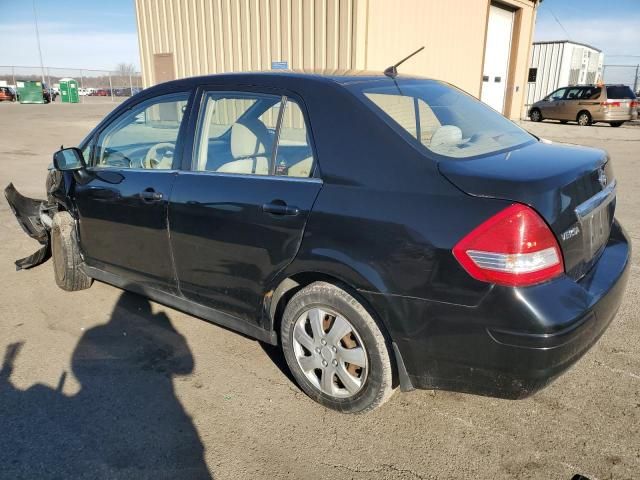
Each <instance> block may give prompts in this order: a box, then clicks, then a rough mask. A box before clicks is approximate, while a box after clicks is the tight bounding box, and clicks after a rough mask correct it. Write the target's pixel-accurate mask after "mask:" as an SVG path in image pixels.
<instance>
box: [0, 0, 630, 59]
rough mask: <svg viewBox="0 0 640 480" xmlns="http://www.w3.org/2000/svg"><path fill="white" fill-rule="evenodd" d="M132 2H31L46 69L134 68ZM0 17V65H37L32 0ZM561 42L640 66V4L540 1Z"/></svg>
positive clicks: (550, 31)
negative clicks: (126, 65)
mask: <svg viewBox="0 0 640 480" xmlns="http://www.w3.org/2000/svg"><path fill="white" fill-rule="evenodd" d="M309 1H312V0H309ZM375 1H391V0H375ZM425 1H444V0H425ZM468 1H484V0H468ZM133 3H134V0H105V1H90V0H36V6H37V12H38V19H39V26H40V38H41V44H42V56H43V60H44V64H45V66H51V67H72V68H86V69H90V68H96V69H113V68H115V66H116V65H117V64H118V63H120V62H126V63H133V64H135V65H136V67H138V66H139V64H140V57H139V53H138V40H137V33H136V22H135V10H134V5H133ZM0 12H1V13H0V45H2V53H0V64H1V65H38V64H39V59H38V50H37V46H36V41H35V30H34V22H33V8H32V0H20V1H16V0H0ZM552 12H553V14H555V16H556V17H557V18H558V20H559V21H560V23H561V24H562V26H563V27H564V29H563V27H561V26H560V25H559V24H558V22H557V21H556V20H555V18H554V16H553V14H552ZM560 39H562V40H564V39H571V40H575V41H578V42H583V43H587V44H590V45H593V46H595V47H597V48H600V49H601V50H603V51H604V53H605V63H625V64H627V63H628V64H637V63H640V0H544V1H543V3H542V4H541V6H540V8H539V11H538V21H537V23H536V32H535V40H560ZM613 55H636V56H638V57H618V56H616V57H613Z"/></svg>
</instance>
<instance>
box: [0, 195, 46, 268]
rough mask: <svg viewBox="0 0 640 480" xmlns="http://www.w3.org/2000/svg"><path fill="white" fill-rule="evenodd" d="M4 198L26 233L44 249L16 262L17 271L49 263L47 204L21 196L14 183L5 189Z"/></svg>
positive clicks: (43, 201)
mask: <svg viewBox="0 0 640 480" xmlns="http://www.w3.org/2000/svg"><path fill="white" fill-rule="evenodd" d="M4 196H5V198H6V199H7V202H8V203H9V207H11V210H12V211H13V214H14V215H15V216H16V219H17V220H18V223H19V224H20V226H21V227H22V229H23V230H24V232H25V233H26V234H27V235H29V236H30V237H31V238H33V239H35V240H37V241H38V242H39V243H40V245H42V247H41V248H40V249H38V250H37V251H36V252H34V253H33V254H31V255H29V256H28V257H25V258H21V259H18V260H16V262H15V264H16V270H22V269H27V268H32V267H35V266H37V265H40V264H42V263H44V262H45V261H47V260H48V259H49V257H51V246H50V235H49V230H48V229H47V225H45V224H43V220H42V219H43V215H44V218H50V217H49V216H48V215H47V210H48V209H50V207H47V202H46V201H45V200H37V199H33V198H29V197H25V196H23V195H21V194H20V193H19V192H18V191H17V190H16V188H15V187H14V186H13V183H10V184H9V185H8V186H7V188H5V189H4Z"/></svg>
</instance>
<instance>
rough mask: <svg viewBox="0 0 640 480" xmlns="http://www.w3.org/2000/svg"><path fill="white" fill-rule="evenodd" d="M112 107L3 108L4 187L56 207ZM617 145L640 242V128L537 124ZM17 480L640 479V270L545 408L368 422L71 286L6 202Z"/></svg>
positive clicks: (478, 401)
mask: <svg viewBox="0 0 640 480" xmlns="http://www.w3.org/2000/svg"><path fill="white" fill-rule="evenodd" d="M113 106H114V105H113V104H110V103H103V104H84V105H61V104H53V105H14V104H0V158H1V159H2V166H3V168H2V170H1V171H0V185H2V186H4V185H6V184H8V183H9V182H10V181H13V182H14V183H15V185H16V187H17V188H18V190H20V191H21V192H22V193H24V194H26V195H30V196H42V194H43V188H44V180H45V174H46V167H47V165H48V164H49V163H50V161H51V153H52V152H53V151H54V150H55V149H56V148H58V147H59V146H60V144H64V145H74V144H77V143H78V142H79V141H80V140H81V138H82V137H83V136H84V135H85V134H86V133H87V132H88V131H89V129H90V128H91V127H92V126H93V125H95V124H96V123H97V122H98V121H99V120H100V118H102V117H103V116H104V115H105V114H106V113H107V112H108V111H109V110H110V109H111V108H113ZM523 126H524V127H525V128H527V129H529V130H531V131H532V132H533V133H535V134H537V135H539V136H542V137H545V138H549V139H552V140H555V141H564V142H571V143H580V144H586V145H593V146H597V147H602V148H605V149H607V150H608V151H609V152H610V154H611V156H612V159H613V162H614V169H615V172H616V175H617V178H618V182H619V200H618V218H619V219H620V220H621V221H622V223H623V224H624V225H625V227H626V228H627V229H628V231H629V233H630V235H631V236H632V238H633V239H634V240H638V239H639V238H640V215H638V212H639V211H640V175H638V174H637V173H638V171H640V126H638V125H625V126H623V127H621V128H617V129H616V128H611V127H608V126H602V127H600V126H594V127H589V128H581V127H577V126H572V125H560V124H555V123H543V124H533V123H530V122H523ZM0 223H1V224H2V228H1V229H0V244H1V245H2V249H1V250H0V282H2V284H3V285H4V288H3V290H2V293H1V294H0V295H1V298H2V300H1V301H0V356H1V355H3V351H6V355H5V362H4V368H3V369H2V370H0V466H1V467H0V478H8V479H9V478H10V479H16V478H78V477H80V478H136V479H138V478H154V479H155V478H210V477H215V478H219V479H229V478H233V479H235V478H243V479H244V478H265V479H277V478H349V479H373V478H393V479H431V478H496V479H498V478H509V479H512V478H518V479H526V478H532V479H542V478H545V479H547V478H549V479H550V478H553V479H570V478H572V476H573V475H574V474H576V473H581V474H583V475H585V476H587V477H589V478H590V479H591V480H594V479H601V480H602V479H610V478H614V479H631V478H639V477H640V432H639V429H640V333H639V330H638V326H637V325H638V310H639V309H640V267H639V259H638V253H637V250H636V252H635V253H634V258H633V267H632V271H631V279H630V283H629V287H628V291H627V296H626V299H625V301H624V303H623V305H622V307H621V309H620V312H619V314H618V316H617V317H616V319H615V320H614V322H613V323H612V325H611V327H610V328H609V330H608V331H607V333H606V334H605V335H604V336H603V337H602V339H601V340H600V341H599V342H598V344H597V345H596V346H595V347H594V348H593V349H592V350H591V351H590V352H589V353H588V354H587V355H586V356H585V357H584V358H583V359H582V360H581V361H580V362H578V363H577V364H576V365H575V366H574V367H573V368H572V369H571V370H570V371H569V372H567V373H566V374H565V375H564V376H562V377H561V378H560V379H558V380H557V381H556V382H555V383H553V384H552V385H551V386H550V387H548V388H547V389H545V390H543V391H542V392H540V393H539V394H537V395H535V396H534V397H533V398H529V399H526V400H521V401H508V400H496V399H492V398H483V397H476V396H471V395H463V394H456V393H447V392H431V391H417V392H413V393H409V394H396V395H395V396H394V397H393V398H392V399H391V401H390V402H389V403H387V404H386V405H385V406H384V407H383V408H382V409H379V410H377V411H375V412H374V413H372V414H369V415H366V416H344V415H340V414H337V413H333V412H332V411H328V410H325V409H323V408H321V407H320V406H318V405H317V404H315V403H314V402H312V401H311V400H309V399H308V398H307V397H306V396H305V395H304V394H302V393H301V392H300V390H299V389H298V387H297V386H296V385H295V384H294V383H293V382H292V381H291V380H290V378H289V377H288V376H287V374H286V371H285V369H284V367H283V359H282V356H281V354H280V353H279V351H278V350H277V349H274V348H271V347H266V346H263V345H261V344H260V343H258V342H256V341H253V340H251V339H247V338H245V337H242V336H240V335H237V334H235V333H232V332H230V331H227V330H224V329H222V328H219V327H217V326H214V325H211V324H209V323H207V322H204V321H202V320H199V319H197V318H194V317H191V316H188V315H185V314H182V313H180V312H177V311H175V310H172V309H170V308H167V307H164V306H162V305H158V304H155V303H150V302H148V301H146V300H145V299H143V298H141V297H138V296H136V295H132V294H127V293H124V292H122V291H121V290H118V289H116V288H114V287H111V286H108V285H105V284H101V283H97V282H96V283H94V285H93V286H92V287H91V288H90V289H89V290H85V291H82V292H77V293H67V292H63V291H61V290H59V289H57V287H56V286H55V283H54V280H53V272H52V265H51V262H48V263H47V264H45V265H43V266H41V267H38V268H36V269H33V270H30V271H23V272H16V271H15V269H14V266H13V260H14V259H15V258H19V257H22V256H24V255H27V254H30V253H32V252H33V251H34V250H35V248H36V244H35V242H34V241H32V240H30V239H28V238H27V237H26V236H25V235H24V234H23V233H22V231H21V230H20V228H19V226H18V224H17V223H16V222H15V220H14V219H13V217H12V214H11V212H10V210H9V208H8V206H7V204H6V202H5V200H4V198H2V200H0Z"/></svg>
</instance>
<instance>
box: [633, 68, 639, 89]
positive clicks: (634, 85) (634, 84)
mask: <svg viewBox="0 0 640 480" xmlns="http://www.w3.org/2000/svg"><path fill="white" fill-rule="evenodd" d="M638 73H640V65H636V79H635V81H634V82H633V93H636V94H637V93H638V80H639V79H638Z"/></svg>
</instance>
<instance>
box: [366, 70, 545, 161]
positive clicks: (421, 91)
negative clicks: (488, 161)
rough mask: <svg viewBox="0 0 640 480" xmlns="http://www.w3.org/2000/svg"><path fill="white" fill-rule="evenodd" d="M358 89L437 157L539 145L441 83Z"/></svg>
mask: <svg viewBox="0 0 640 480" xmlns="http://www.w3.org/2000/svg"><path fill="white" fill-rule="evenodd" d="M356 88H357V92H356V93H358V94H359V95H361V96H362V97H364V100H365V103H366V104H367V105H368V106H370V107H371V108H372V110H374V111H375V112H376V113H378V114H382V115H383V118H384V119H385V120H387V121H391V122H393V123H392V125H395V126H399V127H400V128H401V130H402V131H404V132H406V133H408V134H409V135H411V136H412V137H413V138H414V139H416V140H417V141H419V142H420V144H421V145H422V146H424V147H425V148H427V149H428V150H430V151H431V152H434V153H437V154H438V155H443V156H446V157H451V158H468V157H473V156H477V155H485V154H489V153H493V152H497V151H499V150H505V149H509V148H514V147H516V146H518V145H522V144H524V143H527V142H530V141H532V140H534V139H535V138H534V137H533V136H532V135H530V134H529V133H527V132H526V131H524V130H523V129H521V128H520V127H518V126H517V125H516V124H515V123H513V122H511V121H509V120H507V119H506V118H505V117H503V116H502V115H500V114H499V113H497V112H496V111H495V110H493V109H491V108H490V107H488V106H487V105H485V104H484V103H482V102H480V101H478V100H476V99H475V98H473V97H472V96H471V95H468V94H466V93H464V92H463V91H461V90H458V89H457V88H454V87H452V86H450V85H447V84H445V83H442V82H438V81H434V80H415V79H414V80H411V79H410V80H400V81H398V83H397V85H396V84H395V83H390V82H389V83H387V82H385V84H384V85H381V84H379V83H378V84H373V85H372V84H368V85H364V86H361V85H360V86H357V87H356Z"/></svg>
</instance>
